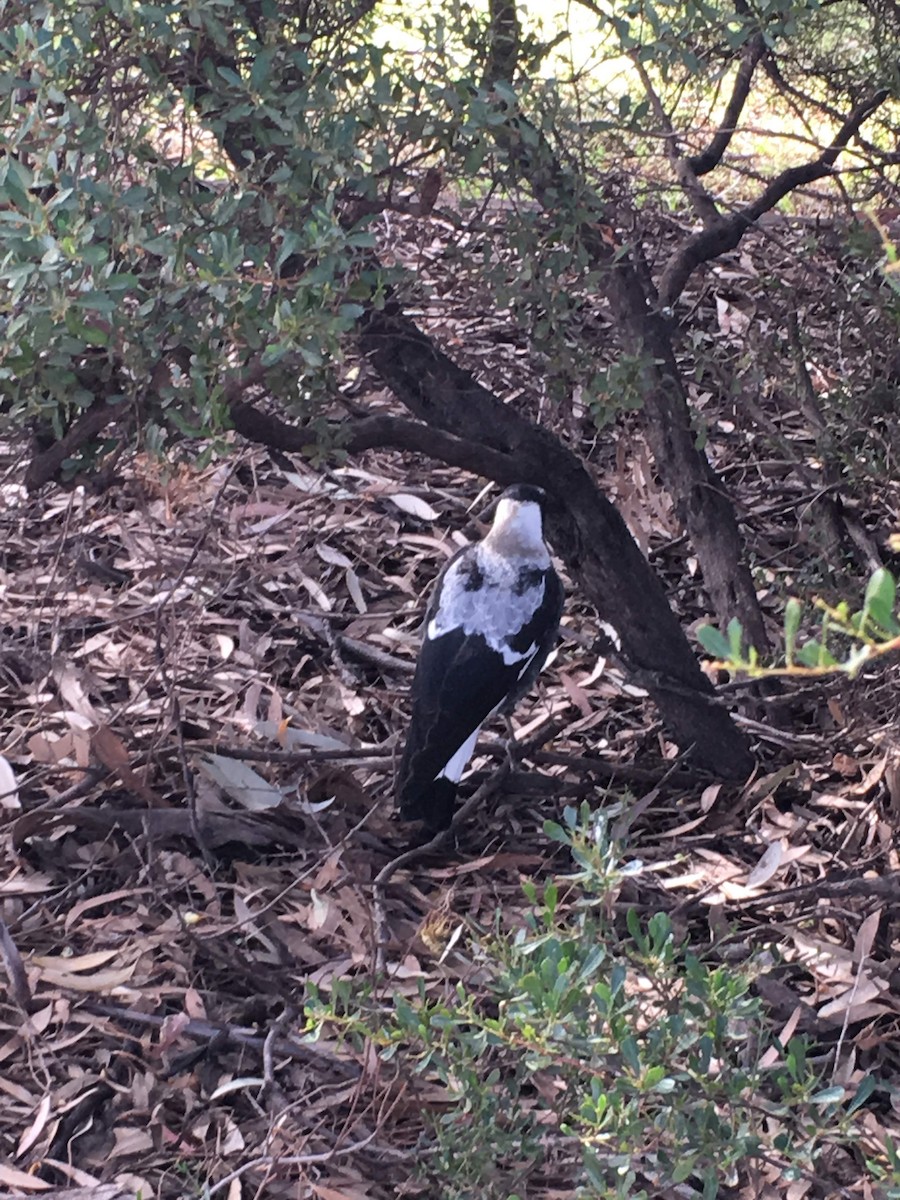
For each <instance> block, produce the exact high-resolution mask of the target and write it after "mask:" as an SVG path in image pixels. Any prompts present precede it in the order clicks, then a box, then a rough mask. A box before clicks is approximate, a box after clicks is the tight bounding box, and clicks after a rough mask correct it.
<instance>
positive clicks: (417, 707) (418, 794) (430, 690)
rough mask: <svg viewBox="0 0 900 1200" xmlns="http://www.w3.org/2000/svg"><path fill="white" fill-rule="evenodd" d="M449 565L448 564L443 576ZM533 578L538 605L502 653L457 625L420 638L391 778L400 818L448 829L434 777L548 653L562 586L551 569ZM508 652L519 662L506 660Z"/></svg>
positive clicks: (447, 803) (446, 793)
mask: <svg viewBox="0 0 900 1200" xmlns="http://www.w3.org/2000/svg"><path fill="white" fill-rule="evenodd" d="M457 557H458V556H457ZM453 561H455V559H454V560H453ZM450 566H452V562H451V563H450V564H448V566H447V568H446V569H445V574H446V570H449V568H450ZM535 575H536V576H537V577H538V578H535V579H533V580H532V583H533V584H534V583H537V582H539V581H540V579H541V577H542V579H543V583H544V591H543V598H542V601H541V603H540V605H539V606H538V607H537V609H536V610H535V612H534V613H533V615H532V617H531V619H530V620H529V621H528V622H527V624H525V625H524V626H523V627H522V628H521V629H520V630H518V631H517V632H516V633H515V635H514V636H512V637H510V638H509V640H508V648H509V650H508V653H507V655H506V656H504V654H503V653H502V651H498V650H495V649H493V648H492V646H490V645H488V643H487V641H486V640H485V639H484V638H483V637H482V636H481V635H480V634H475V633H469V634H466V633H464V632H463V630H462V629H460V628H457V629H451V630H449V631H448V632H446V633H444V634H442V635H441V636H440V637H432V638H429V637H427V636H426V639H425V641H424V643H423V646H422V650H421V653H420V655H419V661H418V664H417V666H416V674H415V677H414V679H413V685H412V693H411V699H412V718H411V722H410V728H409V735H408V738H407V742H406V747H405V750H404V753H403V759H402V761H401V764H400V770H399V773H398V778H397V798H398V802H399V805H400V810H401V813H402V815H403V817H404V818H406V819H407V820H424V821H426V822H427V823H428V824H429V825H430V826H432V827H437V828H439V827H441V826H442V825H446V824H449V819H450V816H451V814H452V801H453V795H454V793H455V791H456V787H455V784H454V783H452V782H451V781H450V780H447V779H444V778H441V779H439V778H438V776H440V775H441V772H442V771H443V770H444V768H445V767H446V766H447V764H448V762H449V761H450V760H451V759H452V758H453V756H454V755H455V754H456V752H457V751H458V750H460V749H461V747H462V746H464V744H465V742H466V741H467V739H468V738H469V737H471V735H472V734H473V733H474V732H475V731H476V730H477V729H478V728H479V727H480V726H481V724H482V723H483V722H484V721H485V720H486V719H487V717H489V716H490V715H491V713H493V712H494V711H495V710H496V709H497V708H498V707H500V706H501V705H502V706H503V707H505V708H507V709H508V710H511V708H512V706H513V705H514V704H515V702H516V700H517V699H518V698H520V697H521V696H522V695H524V694H525V692H526V691H527V690H528V689H529V687H530V686H531V684H532V683H533V682H534V679H535V677H536V676H537V674H538V672H539V671H540V669H541V667H542V666H543V665H544V662H545V661H546V658H547V655H548V654H549V653H550V650H551V649H552V648H553V644H554V642H555V640H556V631H557V626H558V623H559V616H560V612H561V608H562V585H561V584H560V582H559V579H558V578H557V576H556V573H555V572H554V571H553V569H552V568H550V569H549V570H547V571H541V570H536V571H535ZM442 583H443V576H442V579H441V580H440V581H439V584H438V587H437V588H436V591H435V597H434V600H433V601H432V604H431V606H430V608H429V614H428V618H427V619H426V629H427V628H428V626H429V623H430V619H431V617H432V616H433V615H434V613H435V612H437V610H438V608H439V607H440V600H441V584H442ZM532 647H535V649H534V650H533V651H532V652H531V653H530V654H529V653H527V652H528V651H530V650H531V648H532ZM510 653H515V654H518V655H519V656H521V657H518V658H516V659H515V660H514V661H512V662H507V661H506V659H507V658H508V657H510ZM526 655H527V656H526Z"/></svg>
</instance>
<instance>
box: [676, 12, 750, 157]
mask: <svg viewBox="0 0 900 1200" xmlns="http://www.w3.org/2000/svg"><path fill="white" fill-rule="evenodd" d="M765 49H766V43H765V39H764V38H763V35H762V34H761V33H756V34H754V35H753V37H752V38H751V39H750V40H749V42H747V44H746V45H745V46H744V50H743V53H742V54H741V63H740V66H739V67H738V70H737V75H736V76H735V79H734V87H733V89H732V92H731V98H730V100H729V101H728V104H727V106H726V108H725V112H724V114H723V116H722V123H721V124H720V125H719V128H718V130H717V131H716V133H715V135H714V136H713V139H712V141H711V142H710V143H709V145H708V146H707V147H706V149H705V150H704V151H702V153H700V154H695V155H693V157H691V158H689V159H688V165H689V166H690V168H691V170H692V171H693V172H694V174H695V175H696V176H698V177H699V176H700V175H706V174H707V173H708V172H709V171H712V170H713V169H714V168H715V167H717V166H718V165H719V163H720V162H721V161H722V156H723V155H724V153H725V151H726V150H727V149H728V146H729V144H730V143H731V139H732V137H733V136H734V131H735V129H736V128H737V123H738V120H739V119H740V115H741V113H742V112H743V111H744V105H745V104H746V103H747V97H748V96H749V95H750V84H751V83H752V81H753V72H754V71H755V70H756V64H757V63H758V62H759V60H760V59H761V58H762V56H763V54H764V53H765Z"/></svg>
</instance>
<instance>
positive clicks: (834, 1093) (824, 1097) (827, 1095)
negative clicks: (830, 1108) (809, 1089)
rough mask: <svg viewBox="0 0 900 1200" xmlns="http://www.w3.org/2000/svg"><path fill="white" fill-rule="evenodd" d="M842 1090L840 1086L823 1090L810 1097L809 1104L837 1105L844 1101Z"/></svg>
mask: <svg viewBox="0 0 900 1200" xmlns="http://www.w3.org/2000/svg"><path fill="white" fill-rule="evenodd" d="M844 1095H845V1092H844V1088H842V1087H840V1086H835V1087H829V1088H823V1089H822V1091H821V1092H816V1094H815V1095H814V1096H810V1098H809V1102H810V1104H822V1105H825V1104H839V1103H840V1101H841V1100H843V1099H844Z"/></svg>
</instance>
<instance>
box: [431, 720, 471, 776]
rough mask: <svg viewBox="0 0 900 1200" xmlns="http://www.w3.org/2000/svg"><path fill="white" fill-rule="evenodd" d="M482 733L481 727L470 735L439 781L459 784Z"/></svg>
mask: <svg viewBox="0 0 900 1200" xmlns="http://www.w3.org/2000/svg"><path fill="white" fill-rule="evenodd" d="M479 733H481V726H480V725H479V726H478V728H477V729H476V730H475V732H474V733H471V734H469V736H468V737H467V738H466V740H465V741H464V742H463V744H462V745H461V746H460V748H459V749H458V750H457V751H456V753H455V754H454V755H453V756H452V757H451V758H449V759H448V760H447V764H446V766H445V767H444V769H443V771H441V772H440V773H439V774H438V776H437V778H438V779H442V778H443V779H449V780H450V782H451V783H459V781H460V779H461V778H462V773H463V771H464V770H465V769H466V763H467V762H468V761H469V759H470V758H471V757H472V754H473V753H474V750H475V743H476V742H477V741H478V735H479Z"/></svg>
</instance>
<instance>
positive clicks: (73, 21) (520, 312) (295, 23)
mask: <svg viewBox="0 0 900 1200" xmlns="http://www.w3.org/2000/svg"><path fill="white" fill-rule="evenodd" d="M591 7H592V6H591V5H587V6H585V8H584V9H579V12H581V14H582V17H584V16H585V13H586V12H587V10H588V9H590V8H591ZM593 7H594V8H595V10H596V11H595V12H594V15H593V17H591V16H590V14H588V19H589V20H591V21H593V28H592V30H591V32H590V35H589V37H590V44H591V48H592V59H591V65H590V69H582V68H581V67H580V66H578V65H576V62H575V57H574V55H575V52H576V51H577V52H578V56H579V57H580V55H581V52H582V50H583V45H584V38H583V36H582V35H579V36H578V37H575V38H569V37H568V36H567V30H566V29H565V28H564V27H563V26H561V25H557V26H554V25H552V24H551V23H547V22H545V21H544V19H543V18H542V17H541V16H540V14H538V13H535V12H533V11H532V10H527V11H526V10H522V11H521V12H520V14H519V17H520V21H521V25H522V27H521V30H520V31H519V36H518V46H517V56H516V57H514V58H510V60H509V61H510V62H511V63H514V64H515V66H514V69H515V72H516V73H515V76H514V79H513V80H512V81H507V80H505V79H504V78H503V77H502V72H500V73H499V74H495V76H494V77H493V78H491V79H487V78H486V77H485V71H486V69H487V64H488V63H489V62H490V61H492V49H491V39H490V32H489V20H488V13H487V11H486V9H484V8H480V7H478V6H474V5H465V4H456V3H447V4H442V5H438V6H422V7H421V11H418V10H414V12H415V15H414V16H410V15H409V12H408V10H407V9H406V8H405V7H404V6H403V5H394V4H388V3H385V4H383V5H381V6H377V7H376V6H374V5H372V4H369V3H365V2H364V0H358V2H357V3H352V2H350V0H343V2H341V3H329V4H316V3H313V4H308V3H300V2H299V0H296V2H295V3H287V4H278V5H276V4H271V3H263V4H259V3H257V0H191V3H187V2H180V0H176V2H174V3H172V4H169V5H166V6H160V5H157V4H152V3H139V2H130V0H111V2H110V3H107V4H103V5H90V6H86V5H83V4H80V3H78V2H76V0H60V2H57V3H47V4H44V5H39V6H33V7H30V8H29V7H23V6H20V5H16V4H9V5H6V6H4V7H3V8H2V9H0V53H2V57H3V64H4V65H3V70H2V73H0V136H2V139H3V145H4V149H5V153H4V155H3V157H2V159H0V281H2V284H3V292H2V296H3V299H2V301H0V413H2V414H5V416H6V419H7V421H9V422H12V423H13V424H14V425H20V424H21V423H22V422H23V421H24V420H26V419H29V420H30V419H34V418H40V424H42V425H43V426H45V427H46V428H47V429H49V430H50V431H51V432H52V433H54V434H55V435H57V436H58V435H59V434H60V433H61V432H62V431H63V430H64V429H65V428H67V427H68V426H69V424H70V423H71V421H72V420H73V418H75V417H76V416H77V415H78V414H79V412H81V411H82V410H84V409H85V408H87V407H89V406H92V405H94V404H101V405H112V406H116V407H117V408H118V409H119V416H120V420H119V423H118V427H119V433H121V431H122V429H123V428H129V429H131V430H132V432H133V433H135V434H136V435H138V436H139V437H140V439H141V440H142V442H143V444H145V445H149V446H150V447H151V448H160V447H161V446H162V445H163V444H164V443H165V442H166V439H167V438H168V437H169V436H170V435H171V434H172V433H173V432H176V433H178V434H179V435H181V436H185V435H187V436H190V435H193V434H201V435H207V434H208V433H209V432H210V431H215V430H217V429H219V428H221V427H222V426H223V424H227V416H226V409H227V404H226V401H227V399H228V393H227V391H226V386H227V382H228V380H229V379H235V378H237V377H240V376H241V375H242V373H243V375H244V376H245V377H246V375H247V374H248V373H249V375H250V377H251V378H258V377H259V373H260V372H265V382H266V386H267V388H268V389H269V391H270V392H272V393H274V394H276V395H278V396H279V397H280V398H281V399H282V400H283V401H285V402H286V403H287V404H288V405H289V406H290V407H291V408H292V409H293V410H294V412H295V413H297V414H299V415H300V416H303V417H307V418H310V417H313V416H314V415H315V414H316V413H321V412H322V411H323V406H324V405H325V404H326V403H327V401H328V398H329V396H331V395H333V393H334V390H335V388H334V383H335V380H334V368H335V364H339V363H340V361H341V357H342V355H343V354H344V353H345V350H346V335H347V333H348V331H350V330H351V329H352V328H353V327H354V325H355V323H356V321H357V320H358V319H359V317H360V315H361V313H362V311H363V306H364V305H366V304H369V303H375V304H378V303H380V302H381V299H382V297H383V295H384V290H385V288H386V286H387V285H388V284H389V283H394V284H396V283H398V281H399V280H400V279H401V275H400V273H399V272H397V271H396V270H395V271H393V272H392V273H391V274H390V275H389V276H388V275H386V274H385V272H384V271H383V270H382V269H381V268H380V267H379V265H378V263H377V262H376V261H375V260H373V258H372V247H373V245H374V241H375V232H376V229H377V228H382V227H383V226H380V225H378V224H377V222H379V221H380V220H381V218H380V214H381V213H382V212H384V211H385V210H386V209H391V208H398V209H400V210H401V211H407V212H408V211H415V202H416V198H417V195H418V189H419V187H420V181H421V176H422V171H423V170H424V169H425V168H427V167H432V166H437V167H439V168H441V169H442V170H443V172H444V180H445V186H447V185H449V187H450V188H451V189H452V190H453V192H454V193H455V197H456V198H458V197H460V196H463V197H465V196H469V197H479V198H482V199H484V200H486V199H488V198H489V197H490V196H492V195H493V194H495V193H499V194H502V195H504V196H505V197H507V198H508V199H511V200H512V202H513V203H512V205H511V209H510V212H509V219H508V221H505V222H503V223H499V222H498V223H496V224H495V225H494V226H493V227H491V228H490V229H489V230H487V231H484V236H483V243H482V245H483V252H482V257H481V259H480V260H473V258H472V256H471V252H470V251H466V253H465V254H464V255H463V256H462V257H461V259H460V265H461V268H463V269H465V270H469V271H472V270H476V271H477V272H478V273H479V278H480V282H481V284H482V285H483V286H484V287H485V288H486V289H487V291H488V293H489V295H490V297H491V300H492V303H493V304H494V305H495V306H496V308H497V309H498V310H500V309H503V308H508V309H509V310H510V314H511V319H512V321H513V322H514V323H515V324H517V325H518V326H519V327H520V328H522V329H523V330H524V331H525V332H526V334H527V336H528V339H529V346H530V349H531V351H532V353H533V355H534V356H535V358H536V361H537V362H538V363H543V365H544V366H545V368H546V375H547V378H548V381H549V383H548V387H549V390H550V392H551V393H552V394H553V395H554V396H555V397H556V398H566V399H567V398H569V397H571V395H572V393H573V391H574V390H576V389H577V390H578V391H579V392H580V393H581V396H582V399H583V401H584V402H585V404H587V405H588V407H589V408H591V409H592V410H593V411H595V413H596V414H597V418H598V423H600V424H602V423H604V422H606V421H607V420H608V419H609V415H610V411H611V409H614V408H615V407H616V406H617V405H618V404H624V405H626V406H632V407H634V406H635V405H636V404H638V403H639V402H640V395H639V390H638V389H637V388H636V386H633V383H629V380H632V376H633V372H632V371H631V369H630V368H629V367H628V364H627V363H626V364H624V366H622V365H620V364H618V363H617V361H616V359H617V357H618V349H617V347H616V345H615V342H614V340H613V341H612V342H611V341H610V339H609V338H606V337H604V338H603V339H600V340H599V341H598V339H597V337H596V334H595V333H594V332H593V329H594V328H595V327H596V325H595V323H596V319H597V314H596V312H595V311H594V301H595V297H596V295H597V292H598V286H597V285H598V280H597V276H596V273H595V271H594V269H593V268H592V266H591V264H590V262H589V257H588V256H587V255H586V253H585V250H584V247H583V246H582V245H581V244H580V241H579V232H578V231H579V229H582V228H583V227H584V223H585V221H586V220H587V221H592V220H598V219H600V216H601V206H602V205H603V204H606V203H607V201H612V202H613V203H614V204H615V202H616V201H617V198H618V196H619V194H620V193H624V194H626V195H628V194H630V196H631V198H632V199H634V200H636V201H637V202H638V203H639V204H640V203H641V202H642V201H643V199H644V198H646V196H649V195H651V194H655V192H656V191H657V190H658V183H657V182H655V181H654V179H652V178H648V182H647V191H646V193H644V191H643V187H644V185H643V184H642V182H641V177H640V175H639V174H637V175H635V176H634V178H633V179H632V180H631V181H630V182H628V183H627V184H624V183H623V181H622V180H621V178H620V177H619V167H620V163H621V162H623V161H626V160H627V161H628V162H630V163H637V162H640V161H641V159H642V157H643V156H645V155H646V154H648V153H652V154H655V155H656V156H657V158H658V157H659V150H660V145H659V130H658V128H657V124H658V122H657V118H656V116H655V114H654V113H653V111H652V110H651V106H650V105H649V103H648V100H647V96H646V95H645V94H644V90H643V88H642V85H641V83H640V81H639V79H638V78H637V76H635V75H634V74H633V73H628V72H625V73H623V72H622V71H621V70H620V69H616V70H615V71H612V72H611V71H610V70H609V69H608V65H609V64H610V63H616V62H621V56H622V54H623V51H624V52H626V53H627V54H629V55H631V56H632V57H634V58H636V59H637V60H639V61H640V62H641V63H643V64H644V65H646V66H647V68H648V69H649V70H651V71H652V74H653V78H654V80H655V81H656V84H657V86H658V88H659V91H660V96H661V98H662V100H663V102H664V103H666V104H667V105H669V106H670V107H671V108H672V111H673V119H674V121H675V123H676V125H678V124H679V121H681V122H682V124H684V125H689V124H690V122H691V119H692V116H691V114H692V113H693V111H694V107H693V106H694V105H695V103H696V96H697V94H698V92H702V91H703V89H704V88H705V89H707V91H708V92H709V94H712V92H711V91H710V89H715V88H719V87H722V86H725V83H726V80H727V77H728V74H729V72H731V71H732V70H733V67H734V63H735V61H736V58H737V56H738V55H739V53H740V51H741V48H742V47H743V45H744V44H745V43H746V41H747V39H748V38H750V37H751V36H753V34H754V33H755V32H756V31H758V30H759V29H763V30H764V31H765V36H766V37H767V39H768V40H769V41H770V42H771V44H772V45H778V46H779V47H783V46H785V45H788V44H793V43H792V39H794V40H796V45H797V47H798V50H797V55H796V64H797V70H798V71H800V72H802V71H803V70H808V69H811V64H810V61H808V55H807V57H804V53H805V52H802V51H803V47H804V46H806V47H811V46H818V47H819V50H820V51H821V49H822V43H821V41H820V40H818V41H817V40H816V33H815V31H816V29H818V28H819V27H820V26H821V23H822V22H823V21H826V17H825V16H824V15H823V14H822V13H820V12H819V11H818V9H817V8H816V6H815V5H812V4H807V3H798V2H797V0H793V2H792V3H787V0H766V3H764V4H763V3H759V4H756V5H750V6H749V7H747V8H746V9H745V10H744V8H743V6H741V7H742V14H741V15H738V14H737V13H736V10H732V9H731V8H730V7H729V6H728V5H724V4H723V5H718V4H714V5H709V4H706V3H703V4H700V3H694V2H693V0H683V2H682V3H680V4H668V3H660V2H657V3H655V4H651V3H648V2H646V0H641V2H640V3H635V4H632V5H627V6H625V7H623V6H621V5H619V4H612V5H610V6H609V11H606V9H605V8H604V6H603V5H602V4H597V5H595V6H593ZM837 7H838V8H839V9H840V10H841V11H842V12H844V11H845V10H846V11H848V12H850V13H851V14H852V19H853V21H854V22H856V24H855V25H854V29H856V28H857V26H858V28H859V31H860V32H859V37H858V38H857V42H855V43H854V44H855V45H856V44H857V43H858V45H859V47H860V51H859V52H860V55H862V54H863V47H864V46H866V45H867V44H869V43H866V41H865V38H864V36H863V35H864V33H865V32H866V31H867V30H868V31H869V32H871V29H872V27H873V25H872V22H873V21H875V18H874V17H872V16H871V14H869V10H868V9H866V8H864V7H862V6H860V5H859V4H856V3H846V4H841V5H839V6H837ZM528 12H531V15H530V16H529V15H528ZM847 19H850V18H849V17H848V18H847ZM827 20H828V21H830V22H831V23H832V25H833V24H834V22H835V21H836V20H837V16H836V15H835V14H834V13H832V14H831V15H829V16H828V17H827ZM867 22H868V24H867ZM551 48H552V51H553V53H552V54H551ZM867 53H868V57H865V56H863V58H862V59H860V61H859V62H858V63H857V62H856V60H855V59H854V64H855V66H854V70H855V71H856V75H853V73H852V71H851V70H850V65H847V64H845V70H844V74H843V75H842V76H841V79H840V81H839V82H840V88H839V89H838V91H839V93H840V94H843V93H842V92H841V89H843V91H844V92H848V91H851V90H852V88H853V87H859V86H862V84H861V81H860V79H859V78H857V76H862V75H863V74H865V72H869V73H870V74H871V73H872V72H874V73H875V75H876V76H878V77H879V78H880V77H881V75H883V74H884V73H885V72H887V70H888V67H887V64H885V65H884V67H883V69H882V67H881V66H878V69H877V70H876V68H875V66H873V60H872V55H873V54H874V53H876V52H875V51H873V50H871V48H870V50H869V51H868V52H867ZM879 62H880V60H879ZM851 65H852V64H851ZM876 65H877V64H876ZM869 82H871V80H870V81H869ZM822 86H823V87H824V86H825V82H824V81H823V83H822ZM833 98H834V97H833ZM682 103H684V104H686V106H687V107H686V108H685V111H684V113H682V111H681V108H680V107H679V105H681V104H682ZM500 126H503V127H505V128H507V130H508V129H509V128H512V129H513V130H514V131H515V135H516V136H514V137H513V138H511V139H510V138H509V137H506V138H504V139H500V140H498V139H497V138H496V136H495V134H496V131H497V129H498V128H499V127H500ZM873 136H877V131H876V132H875V134H873ZM516 137H518V138H520V139H521V141H522V142H523V143H525V144H528V145H529V146H530V147H531V149H532V150H535V148H536V146H537V145H538V143H539V142H540V144H541V146H542V147H544V151H545V152H549V153H552V154H553V155H554V156H555V157H556V159H557V161H558V163H560V164H562V166H563V168H564V171H565V176H564V178H565V179H567V180H568V182H569V184H570V186H567V187H564V188H560V189H559V191H558V196H557V203H556V204H555V205H552V206H545V211H544V212H543V213H542V214H541V215H540V216H537V215H536V213H535V211H534V204H533V199H529V196H528V185H529V180H528V179H523V178H521V177H520V168H519V166H518V163H517V160H516V155H515V142H516ZM655 174H656V172H655V170H652V171H651V175H655ZM674 194H676V193H673V195H674ZM473 264H474V265H473ZM405 286H407V287H408V285H405ZM611 388H614V390H615V395H613V394H612V393H611V391H610V389H611Z"/></svg>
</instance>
